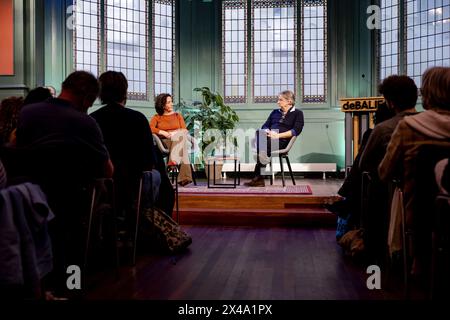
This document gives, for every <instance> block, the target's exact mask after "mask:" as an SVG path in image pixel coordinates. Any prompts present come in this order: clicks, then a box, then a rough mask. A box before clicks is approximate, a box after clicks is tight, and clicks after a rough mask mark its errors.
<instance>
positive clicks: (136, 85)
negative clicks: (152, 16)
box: [104, 0, 148, 100]
mask: <svg viewBox="0 0 450 320" xmlns="http://www.w3.org/2000/svg"><path fill="white" fill-rule="evenodd" d="M104 3H105V38H106V39H105V41H106V42H105V50H106V52H105V57H106V61H105V64H106V70H114V71H120V72H122V73H123V74H124V75H125V77H127V79H128V97H129V99H133V100H147V97H148V93H147V87H148V83H147V77H146V74H147V63H148V59H147V47H148V45H147V40H146V39H147V37H148V32H147V29H148V24H147V20H146V19H142V20H141V19H137V20H136V19H134V17H135V16H139V17H140V16H144V17H145V16H146V15H147V12H148V7H147V1H145V0H134V1H115V0H105V2H104Z"/></svg>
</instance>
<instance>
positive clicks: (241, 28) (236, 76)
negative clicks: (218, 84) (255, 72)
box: [222, 0, 247, 102]
mask: <svg viewBox="0 0 450 320" xmlns="http://www.w3.org/2000/svg"><path fill="white" fill-rule="evenodd" d="M246 10H247V1H245V0H225V1H223V2H222V32H223V35H224V39H223V45H222V57H223V61H222V69H223V77H224V87H225V89H226V90H225V96H224V98H225V101H226V102H245V100H246V94H245V92H246V84H247V63H246V61H245V60H246V51H247V23H246Z"/></svg>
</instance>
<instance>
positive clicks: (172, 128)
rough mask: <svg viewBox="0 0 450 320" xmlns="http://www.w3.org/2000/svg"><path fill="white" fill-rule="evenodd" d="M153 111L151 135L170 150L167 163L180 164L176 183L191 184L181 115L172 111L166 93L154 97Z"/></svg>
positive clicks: (184, 128)
mask: <svg viewBox="0 0 450 320" xmlns="http://www.w3.org/2000/svg"><path fill="white" fill-rule="evenodd" d="M155 109H156V113H157V114H156V115H154V116H153V118H152V119H151V120H150V127H151V129H152V133H156V134H157V135H158V136H159V137H160V138H161V140H162V142H163V143H164V144H165V145H166V146H167V148H168V149H169V150H170V155H169V163H170V162H174V163H176V164H181V166H180V174H179V177H178V180H179V182H178V183H179V184H180V185H182V186H185V185H187V184H189V183H191V182H192V172H191V165H190V162H189V153H188V144H187V142H188V141H187V136H188V131H187V129H186V123H185V122H184V119H183V117H182V116H181V114H179V113H177V112H174V111H173V101H172V96H171V95H170V94H168V93H161V94H159V95H158V96H157V97H156V99H155Z"/></svg>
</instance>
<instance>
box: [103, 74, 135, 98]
mask: <svg viewBox="0 0 450 320" xmlns="http://www.w3.org/2000/svg"><path fill="white" fill-rule="evenodd" d="M98 81H99V83H100V100H101V101H102V103H103V104H108V103H121V102H123V101H126V100H127V91H128V81H127V78H126V77H125V75H124V74H123V73H122V72H117V71H106V72H104V73H102V75H101V76H100V78H98Z"/></svg>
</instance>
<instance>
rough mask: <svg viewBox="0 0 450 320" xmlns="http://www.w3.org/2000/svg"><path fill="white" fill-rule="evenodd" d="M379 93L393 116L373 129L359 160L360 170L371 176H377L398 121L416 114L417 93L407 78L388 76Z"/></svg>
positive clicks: (412, 83) (410, 80)
mask: <svg viewBox="0 0 450 320" xmlns="http://www.w3.org/2000/svg"><path fill="white" fill-rule="evenodd" d="M379 91H380V93H381V94H382V95H383V96H384V98H385V100H386V104H387V106H388V107H389V108H390V109H392V110H393V111H394V112H395V116H394V117H393V118H392V119H389V120H386V121H384V122H383V123H380V124H379V125H377V126H376V127H375V128H374V129H373V131H372V134H371V135H370V138H369V141H368V142H367V146H366V148H365V149H364V152H363V153H362V155H361V159H360V160H359V167H360V168H361V170H362V171H369V172H370V173H371V175H372V176H373V175H378V165H379V164H380V163H381V160H382V159H383V157H384V155H385V154H386V148H387V146H388V144H389V141H390V140H391V136H392V133H393V132H394V130H395V128H396V127H397V124H398V123H399V121H400V120H402V119H403V118H404V117H405V116H411V115H414V114H416V113H417V111H416V109H415V107H416V103H417V95H418V92H417V86H416V84H415V83H414V80H413V79H411V78H409V77H407V76H397V75H394V76H390V77H388V78H386V79H384V80H383V82H382V83H381V85H380V88H379Z"/></svg>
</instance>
